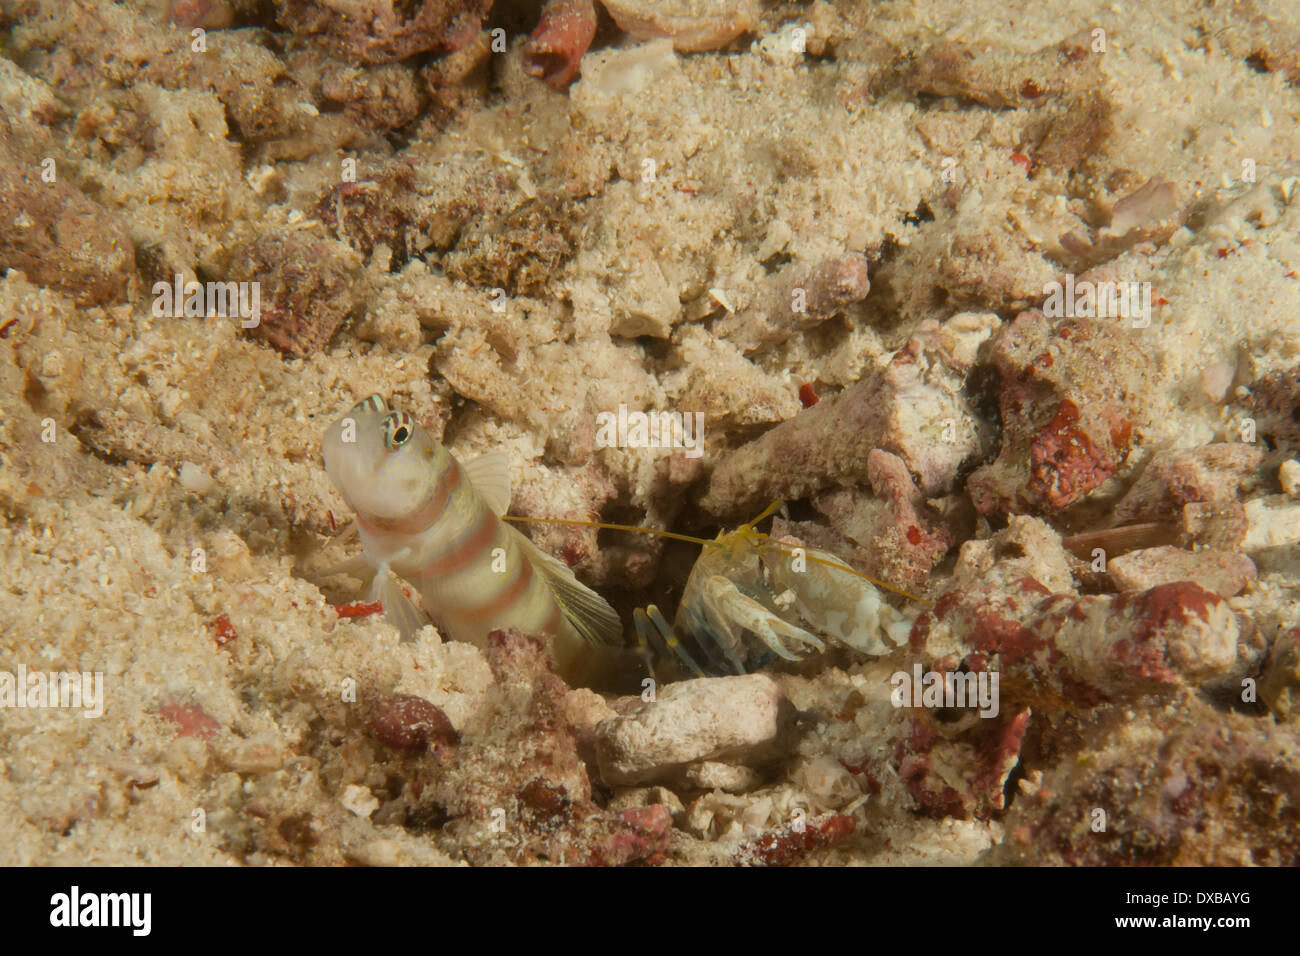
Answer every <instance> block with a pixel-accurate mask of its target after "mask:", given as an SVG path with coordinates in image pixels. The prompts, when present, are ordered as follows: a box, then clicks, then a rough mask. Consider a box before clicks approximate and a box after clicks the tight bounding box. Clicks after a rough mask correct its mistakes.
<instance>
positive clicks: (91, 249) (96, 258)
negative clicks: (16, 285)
mask: <svg viewBox="0 0 1300 956" xmlns="http://www.w3.org/2000/svg"><path fill="white" fill-rule="evenodd" d="M15 121H16V120H15ZM19 139H20V137H19V136H17V135H16V134H15V131H14V130H13V129H12V128H11V126H10V121H9V120H8V118H6V117H5V116H4V115H3V114H0V209H3V210H4V217H5V227H4V228H3V229H0V268H15V269H21V270H22V271H23V272H24V273H25V274H26V276H27V278H28V279H30V280H31V281H32V282H35V283H38V284H41V285H52V286H55V287H56V288H60V289H65V290H67V291H68V292H69V293H71V294H72V295H74V296H76V298H77V300H78V301H79V302H80V303H81V304H83V305H97V304H103V303H107V302H118V301H121V300H123V299H125V298H126V291H127V281H128V279H129V278H130V276H131V275H132V273H133V272H134V271H135V247H134V246H133V245H132V243H131V240H130V238H128V236H127V235H126V233H125V232H124V231H123V230H122V228H121V227H120V226H119V225H118V223H117V222H116V221H115V220H114V219H113V217H112V216H110V215H109V213H108V211H107V210H105V209H104V208H103V207H101V206H100V205H99V204H97V203H95V202H93V201H91V200H90V199H88V198H86V197H85V196H84V195H82V193H81V192H80V191H79V190H78V189H77V188H76V187H75V186H74V185H72V183H71V182H69V181H68V178H67V176H68V172H69V170H67V169H63V168H60V167H59V165H58V162H57V160H58V159H59V158H60V157H59V154H58V153H57V151H55V150H54V149H53V147H52V145H51V146H50V147H49V148H48V149H40V148H37V144H36V143H34V142H23V143H22V144H21V145H20V144H19V143H18V140H19ZM47 174H50V175H53V176H54V179H53V180H52V181H47Z"/></svg>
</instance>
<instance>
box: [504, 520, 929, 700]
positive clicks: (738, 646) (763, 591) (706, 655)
mask: <svg viewBox="0 0 1300 956" xmlns="http://www.w3.org/2000/svg"><path fill="white" fill-rule="evenodd" d="M781 504H782V502H780V501H776V502H773V503H772V505H770V506H769V507H768V508H767V509H766V510H765V511H764V512H763V513H762V514H761V515H759V516H758V517H757V518H755V519H754V520H753V521H750V522H749V523H747V524H744V525H741V526H740V527H739V528H737V529H736V530H735V531H731V532H724V533H722V534H719V535H718V537H717V538H716V539H715V540H713V541H705V540H702V539H700V538H693V537H690V536H688V535H681V534H676V533H672V532H664V531H658V530H655V529H651V528H635V527H631V526H627V525H610V524H605V523H603V522H582V521H569V520H564V519H545V518H519V519H508V520H522V521H542V522H553V523H564V524H570V523H572V524H580V525H594V526H597V527H602V528H613V529H617V530H623V531H636V532H641V533H646V534H657V535H661V536H664V537H669V538H675V539H678V540H685V541H691V542H694V543H697V544H700V545H702V546H703V548H704V550H703V552H702V553H701V555H700V557H699V559H698V560H697V561H696V562H695V565H694V567H693V568H692V570H691V574H690V577H689V578H688V579H687V582H686V588H685V591H684V593H683V595H682V599H681V601H680V602H679V604H678V608H677V614H676V616H675V618H674V621H673V623H672V624H669V622H668V620H667V619H666V618H665V617H664V615H663V614H662V613H661V612H660V610H659V609H658V608H657V607H655V606H654V605H653V604H652V605H649V606H647V607H646V608H644V609H641V608H638V609H637V610H636V611H635V612H634V613H633V621H634V624H635V629H636V635H637V639H638V641H639V642H640V645H641V648H642V650H643V652H644V653H646V654H647V656H648V658H649V659H650V660H651V661H652V662H653V660H654V659H655V658H658V659H660V660H666V661H672V662H675V663H676V664H677V665H679V667H681V668H684V669H685V671H686V672H688V673H690V674H692V675H694V676H697V677H705V676H720V675H725V674H745V673H749V672H752V671H755V670H757V669H759V668H761V667H763V666H765V665H766V664H768V663H770V662H772V661H773V660H776V659H781V660H786V661H796V660H800V659H802V658H804V657H807V656H808V655H809V654H812V653H824V652H825V650H826V647H827V644H826V640H824V638H825V639H829V640H833V641H838V642H840V643H842V644H844V645H847V646H848V647H850V648H852V649H853V650H855V651H858V652H859V653H862V654H866V655H869V656H873V657H874V656H881V655H884V654H888V653H891V652H892V651H893V650H895V649H896V648H897V647H899V646H901V645H903V644H905V643H906V641H907V638H908V634H909V632H910V630H911V620H910V619H909V618H908V617H907V616H906V615H905V614H903V612H901V611H899V610H897V609H896V608H894V607H893V606H892V605H890V604H888V603H887V602H886V601H885V599H884V595H883V593H882V589H883V590H889V591H894V592H895V593H898V594H902V595H904V596H905V597H908V598H911V599H913V600H915V601H921V602H922V603H928V602H925V601H924V600H923V599H922V598H919V597H916V596H915V595H912V594H908V593H907V592H906V591H901V590H899V589H898V588H895V587H892V586H891V585H888V584H886V583H884V582H883V581H876V580H875V579H873V578H869V577H867V576H866V575H864V574H862V573H860V572H859V571H856V570H855V569H853V568H852V567H850V566H849V565H848V564H846V563H845V562H844V561H842V560H840V559H839V558H837V557H835V555H833V554H830V553H829V552H826V551H821V550H818V549H816V548H805V547H801V546H794V547H787V546H785V543H784V542H780V541H778V540H776V539H773V538H772V537H771V536H769V535H767V534H764V533H762V532H760V531H758V530H757V529H756V525H757V524H758V523H759V522H760V521H762V520H763V519H765V518H767V517H768V516H769V515H771V514H772V512H773V511H775V510H776V509H777V508H778V507H780V506H781ZM819 635H820V636H819ZM651 670H652V672H653V663H652V664H651Z"/></svg>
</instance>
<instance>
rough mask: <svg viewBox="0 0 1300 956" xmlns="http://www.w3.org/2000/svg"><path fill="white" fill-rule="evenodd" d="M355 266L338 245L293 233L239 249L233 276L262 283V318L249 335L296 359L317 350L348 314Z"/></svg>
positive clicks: (265, 237)
mask: <svg viewBox="0 0 1300 956" xmlns="http://www.w3.org/2000/svg"><path fill="white" fill-rule="evenodd" d="M359 266H360V263H359V262H358V260H357V257H356V256H355V255H354V254H353V253H352V252H351V250H349V249H347V248H346V247H345V246H343V245H342V244H341V243H338V242H332V241H322V240H318V239H311V238H308V237H306V236H303V235H300V234H294V233H285V234H282V235H274V234H270V233H268V234H266V235H263V236H261V237H260V238H258V239H255V240H253V242H251V243H249V244H247V245H245V246H243V247H241V248H240V249H239V250H238V251H237V252H236V254H235V256H234V259H233V261H232V262H231V266H230V271H231V274H232V275H233V276H234V277H237V278H238V279H239V280H241V281H245V280H251V281H254V282H258V283H260V299H261V316H260V317H259V319H258V323H257V325H255V326H251V327H249V328H248V334H249V335H250V336H252V337H253V338H257V339H262V340H263V341H265V342H267V343H268V344H270V345H272V346H274V347H275V348H277V349H279V350H280V351H282V352H287V353H288V354H290V355H293V356H296V357H303V356H307V355H312V354H313V353H315V352H318V351H320V350H321V349H322V348H324V347H325V345H326V343H327V342H329V340H330V337H331V336H333V334H334V332H335V330H337V329H338V327H339V326H340V325H341V324H342V323H343V320H344V319H345V318H347V316H348V313H349V312H351V310H352V307H353V302H354V298H353V296H354V289H353V286H354V284H355V282H356V278H357V275H358V272H359ZM244 321H249V320H242V321H241V325H242V324H243V322H244Z"/></svg>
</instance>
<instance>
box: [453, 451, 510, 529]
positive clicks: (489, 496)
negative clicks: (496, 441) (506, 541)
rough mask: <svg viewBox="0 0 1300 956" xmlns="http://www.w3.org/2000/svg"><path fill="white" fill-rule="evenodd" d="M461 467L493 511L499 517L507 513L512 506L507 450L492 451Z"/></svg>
mask: <svg viewBox="0 0 1300 956" xmlns="http://www.w3.org/2000/svg"><path fill="white" fill-rule="evenodd" d="M461 467H462V468H464V469H465V477H466V478H468V479H469V482H470V484H471V485H473V486H474V490H475V491H477V492H478V493H479V494H480V495H482V496H483V500H484V501H485V502H486V503H487V506H488V507H489V508H491V509H492V513H493V514H494V515H497V516H498V517H500V516H501V515H503V514H505V513H506V511H507V510H508V509H509V508H510V459H509V458H508V457H507V456H506V454H505V452H500V451H490V452H488V453H487V454H486V455H480V456H479V457H478V458H475V459H474V460H473V461H469V462H466V463H465V464H463V465H461Z"/></svg>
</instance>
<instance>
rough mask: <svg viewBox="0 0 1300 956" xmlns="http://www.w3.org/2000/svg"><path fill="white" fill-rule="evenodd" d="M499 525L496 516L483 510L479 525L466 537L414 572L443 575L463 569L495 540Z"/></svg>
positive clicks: (423, 576)
mask: <svg viewBox="0 0 1300 956" xmlns="http://www.w3.org/2000/svg"><path fill="white" fill-rule="evenodd" d="M498 527H500V524H499V522H498V521H497V516H496V515H494V514H492V512H490V511H484V512H483V517H482V518H481V519H480V520H479V526H478V528H476V529H475V530H474V532H473V534H471V535H470V536H469V537H468V538H466V539H465V540H464V541H462V542H461V543H460V544H457V545H456V546H455V547H453V548H452V549H451V550H450V551H448V552H447V553H446V554H444V555H443V556H442V557H440V558H435V559H434V560H432V561H430V562H429V563H428V564H426V565H425V566H424V567H422V568H420V569H418V570H417V571H416V572H415V573H417V574H419V575H420V577H422V578H428V577H443V576H445V575H448V574H455V573H456V572H457V571H460V570H462V569H464V568H465V567H466V566H467V565H469V563H470V562H471V561H473V560H474V559H475V558H478V557H481V556H482V555H483V553H484V552H485V551H487V549H488V548H489V547H491V545H492V542H493V541H494V540H496V535H497V528H498Z"/></svg>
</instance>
